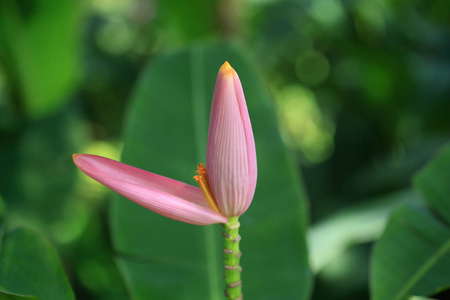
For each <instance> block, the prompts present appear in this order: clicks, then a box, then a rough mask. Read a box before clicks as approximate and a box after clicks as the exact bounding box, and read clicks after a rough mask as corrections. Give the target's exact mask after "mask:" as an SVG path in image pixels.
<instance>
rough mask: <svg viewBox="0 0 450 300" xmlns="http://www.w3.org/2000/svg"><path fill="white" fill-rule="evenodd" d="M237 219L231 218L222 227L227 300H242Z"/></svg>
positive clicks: (239, 238)
mask: <svg viewBox="0 0 450 300" xmlns="http://www.w3.org/2000/svg"><path fill="white" fill-rule="evenodd" d="M238 218H239V217H231V218H229V219H228V223H227V224H224V225H223V237H224V240H225V243H224V248H223V253H224V255H223V263H224V266H225V275H224V278H225V283H226V284H227V287H226V288H225V296H226V297H227V299H228V300H242V299H244V298H243V296H242V282H241V272H242V268H241V266H239V259H240V257H241V255H242V253H241V251H239V241H240V240H241V236H240V235H239V226H240V224H239V221H238Z"/></svg>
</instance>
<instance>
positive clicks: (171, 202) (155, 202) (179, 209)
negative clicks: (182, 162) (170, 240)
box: [73, 154, 228, 225]
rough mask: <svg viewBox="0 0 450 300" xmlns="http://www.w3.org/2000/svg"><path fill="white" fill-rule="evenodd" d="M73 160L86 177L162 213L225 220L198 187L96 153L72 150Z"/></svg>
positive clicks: (208, 220)
mask: <svg viewBox="0 0 450 300" xmlns="http://www.w3.org/2000/svg"><path fill="white" fill-rule="evenodd" d="M73 160H74V162H75V164H76V165H77V167H78V168H80V170H81V171H83V172H84V173H85V174H86V175H88V176H89V177H91V178H93V179H95V180H96V181H98V182H100V183H101V184H103V185H105V186H107V187H109V188H110V189H112V190H113V191H115V192H117V193H119V194H120V195H122V196H124V197H126V198H128V199H130V200H131V201H133V202H135V203H137V204H139V205H141V206H143V207H145V208H147V209H149V210H152V211H154V212H156V213H158V214H160V215H163V216H165V217H168V218H171V219H174V220H178V221H182V222H185V223H190V224H195V225H207V224H213V223H227V222H228V220H227V218H226V217H224V216H222V215H221V214H219V213H217V212H215V211H213V210H212V209H211V208H209V206H208V204H207V203H206V201H205V198H204V197H203V194H202V192H201V191H200V189H199V188H197V187H194V186H191V185H189V184H186V183H183V182H180V181H176V180H173V179H170V178H167V177H163V176H160V175H156V174H153V173H150V172H147V171H144V170H141V169H138V168H135V167H132V166H129V165H126V164H123V163H120V162H118V161H114V160H111V159H108V158H105V157H101V156H97V155H89V154H75V155H74V156H73Z"/></svg>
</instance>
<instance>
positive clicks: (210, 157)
mask: <svg viewBox="0 0 450 300" xmlns="http://www.w3.org/2000/svg"><path fill="white" fill-rule="evenodd" d="M206 169H207V171H208V180H209V184H210V186H211V190H212V194H213V195H214V198H215V200H216V202H217V205H218V206H219V209H220V211H221V213H222V214H223V215H225V216H227V217H235V216H240V215H242V214H243V213H244V212H245V211H246V210H247V208H248V207H249V205H250V203H251V202H252V199H253V195H254V193H255V188H256V177H257V166H256V150H255V141H254V138H253V131H252V125H251V123H250V117H249V115H248V110H247V104H246V102H245V97H244V92H243V90H242V86H241V81H240V80H239V77H238V75H237V73H236V72H235V71H234V69H233V68H232V67H231V66H230V65H229V64H228V62H225V63H224V64H223V65H222V67H221V68H220V70H219V74H218V75H217V81H216V86H215V90H214V96H213V102H212V107H211V115H210V120H209V133H208V149H207V154H206Z"/></svg>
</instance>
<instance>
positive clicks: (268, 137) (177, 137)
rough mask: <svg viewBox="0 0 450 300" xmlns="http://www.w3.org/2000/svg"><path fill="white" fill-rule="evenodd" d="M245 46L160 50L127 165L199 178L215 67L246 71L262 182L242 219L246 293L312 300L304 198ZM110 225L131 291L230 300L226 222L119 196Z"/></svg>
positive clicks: (138, 96)
mask: <svg viewBox="0 0 450 300" xmlns="http://www.w3.org/2000/svg"><path fill="white" fill-rule="evenodd" d="M244 53H245V50H243V49H242V48H240V47H239V46H230V45H228V44H218V45H213V46H197V47H193V48H190V49H188V50H186V51H180V52H174V53H170V54H166V55H162V56H160V57H158V58H156V59H154V60H153V62H152V63H151V64H150V65H149V67H148V68H147V69H146V70H145V71H144V72H143V74H142V77H141V80H140V82H139V84H138V85H137V87H136V90H135V93H134V96H133V105H132V106H131V108H130V111H129V115H128V123H127V124H126V125H127V126H126V131H125V137H124V142H125V148H124V152H123V157H122V160H123V162H125V163H128V164H131V165H134V166H137V167H139V168H143V169H146V170H148V171H151V172H154V173H157V174H160V175H164V176H168V177H171V178H174V179H177V180H180V181H183V182H187V183H191V184H193V185H195V181H193V179H192V177H193V175H194V171H195V169H196V168H195V166H196V164H198V163H199V162H205V159H206V143H207V134H208V120H209V110H210V105H211V100H212V95H213V90H214V83H215V80H216V76H217V72H218V70H219V68H220V66H221V65H222V64H223V62H224V61H226V60H227V61H228V62H229V63H230V64H231V65H232V66H233V67H234V69H235V70H236V71H237V73H238V74H239V76H240V79H241V82H242V85H243V88H244V93H245V95H246V100H247V105H248V109H249V114H250V118H251V120H252V124H253V131H254V135H255V142H256V151H257V156H258V184H257V188H256V193H255V197H254V200H253V203H252V205H251V206H250V208H249V210H248V211H247V212H246V213H245V214H244V215H243V216H242V217H241V218H240V222H241V236H242V241H241V251H242V252H243V257H242V258H241V265H242V267H243V273H242V280H243V292H244V295H245V297H246V298H248V299H307V298H308V296H309V293H310V287H311V278H310V272H309V268H308V263H307V247H306V243H305V229H306V220H307V217H306V205H305V204H306V196H305V193H304V190H303V186H302V183H301V180H300V178H299V176H298V174H297V173H296V171H295V164H294V163H293V161H292V160H291V159H290V157H289V155H288V153H287V152H286V149H285V147H284V145H283V143H282V142H281V140H280V136H279V134H278V130H277V123H276V119H275V115H274V112H273V108H272V105H271V103H270V99H269V96H268V93H267V90H266V88H265V86H264V85H263V84H262V82H261V79H260V78H259V76H258V72H257V66H255V65H254V64H252V63H251V62H250V61H249V59H248V58H246V57H245V55H244ZM110 220H111V230H112V238H113V246H114V249H115V251H116V253H117V262H118V265H119V268H120V269H121V272H122V274H123V276H124V278H125V280H126V283H127V285H128V288H129V291H130V297H131V298H132V299H223V298H224V296H223V289H224V283H223V279H222V274H223V265H222V242H223V241H222V235H221V226H220V225H217V224H216V225H210V226H194V225H189V224H184V223H181V222H177V221H174V220H170V219H167V218H164V217H162V216H159V215H157V214H155V213H153V212H151V211H148V210H146V209H144V208H142V207H140V206H138V205H136V204H134V203H133V202H131V201H129V200H126V199H124V198H122V197H120V196H118V195H115V197H114V199H113V203H112V207H111V214H110Z"/></svg>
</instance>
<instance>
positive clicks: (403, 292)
mask: <svg viewBox="0 0 450 300" xmlns="http://www.w3.org/2000/svg"><path fill="white" fill-rule="evenodd" d="M449 251H450V239H449V240H447V242H445V243H444V244H443V245H442V246H441V247H439V248H438V251H437V252H436V253H435V255H433V256H431V257H430V258H429V259H428V260H426V261H425V262H424V263H423V264H422V266H421V267H420V268H419V269H418V270H417V271H416V272H415V273H414V274H413V276H412V277H411V278H410V279H409V280H408V281H407V282H406V283H405V285H404V286H403V288H402V289H400V291H399V292H398V293H397V294H396V295H395V297H394V300H401V299H403V298H404V297H405V296H406V295H407V293H408V291H409V290H410V289H411V288H412V287H413V286H414V285H415V284H416V283H417V282H418V281H419V280H420V278H421V277H422V276H423V275H424V274H425V273H426V272H428V270H429V269H430V268H431V267H432V266H433V265H434V264H435V263H436V262H437V261H438V260H439V259H440V258H441V257H442V256H443V255H444V254H446V253H447V252H449Z"/></svg>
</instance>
